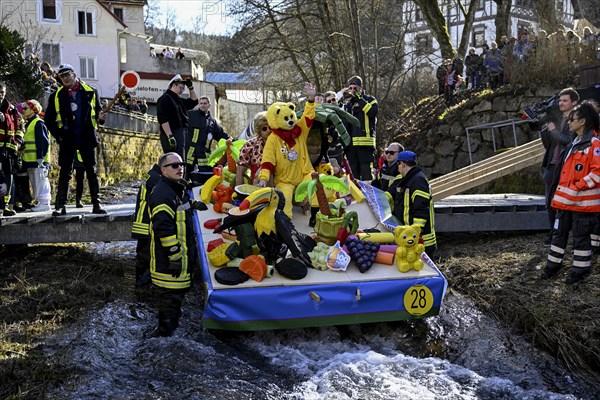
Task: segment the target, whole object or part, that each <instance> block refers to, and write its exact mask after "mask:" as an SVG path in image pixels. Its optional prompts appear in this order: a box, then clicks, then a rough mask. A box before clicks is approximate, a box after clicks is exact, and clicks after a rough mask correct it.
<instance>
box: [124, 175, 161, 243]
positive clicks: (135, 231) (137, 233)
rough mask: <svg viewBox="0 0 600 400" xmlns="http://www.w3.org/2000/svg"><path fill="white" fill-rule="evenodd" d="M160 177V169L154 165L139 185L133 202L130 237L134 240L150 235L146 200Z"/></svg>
mask: <svg viewBox="0 0 600 400" xmlns="http://www.w3.org/2000/svg"><path fill="white" fill-rule="evenodd" d="M160 177H161V172H160V167H159V166H158V165H156V164H154V166H152V169H150V171H148V173H147V174H146V176H145V177H144V182H142V184H141V185H140V190H139V191H138V194H137V200H136V202H135V214H134V217H135V219H134V220H133V225H132V226H131V237H132V238H134V239H140V238H147V237H148V236H149V235H150V212H149V211H148V200H149V199H150V193H152V189H154V186H156V184H157V183H158V180H159V179H160Z"/></svg>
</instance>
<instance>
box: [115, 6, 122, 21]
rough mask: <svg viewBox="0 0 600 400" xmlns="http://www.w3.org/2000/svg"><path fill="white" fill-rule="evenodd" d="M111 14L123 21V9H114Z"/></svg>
mask: <svg viewBox="0 0 600 400" xmlns="http://www.w3.org/2000/svg"><path fill="white" fill-rule="evenodd" d="M113 12H114V13H115V15H116V16H117V18H119V19H120V20H121V21H124V19H123V9H122V8H114V9H113Z"/></svg>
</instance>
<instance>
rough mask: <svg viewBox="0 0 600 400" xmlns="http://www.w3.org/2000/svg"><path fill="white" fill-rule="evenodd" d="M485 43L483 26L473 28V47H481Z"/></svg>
mask: <svg viewBox="0 0 600 400" xmlns="http://www.w3.org/2000/svg"><path fill="white" fill-rule="evenodd" d="M484 43H485V26H477V27H474V28H473V47H481V46H483V44H484Z"/></svg>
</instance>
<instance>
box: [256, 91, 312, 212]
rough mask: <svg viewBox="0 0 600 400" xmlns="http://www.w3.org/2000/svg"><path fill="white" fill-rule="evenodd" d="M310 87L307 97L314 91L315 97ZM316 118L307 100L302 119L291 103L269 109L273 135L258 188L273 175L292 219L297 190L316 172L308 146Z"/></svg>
mask: <svg viewBox="0 0 600 400" xmlns="http://www.w3.org/2000/svg"><path fill="white" fill-rule="evenodd" d="M309 86H310V87H309ZM309 86H305V90H307V94H309V90H310V91H312V93H313V96H314V88H313V87H312V85H309ZM307 87H309V89H307ZM309 98H310V94H309ZM314 118H315V103H314V101H307V103H306V106H305V107H304V113H303V114H302V117H301V118H300V119H299V120H298V118H297V117H296V112H295V106H294V104H292V103H281V102H279V103H274V104H271V106H269V108H268V109H267V122H268V123H269V126H270V127H271V130H272V134H271V135H270V136H269V138H268V139H267V142H266V143H265V147H264V150H263V157H262V165H261V170H260V173H259V176H258V179H259V186H263V187H264V186H265V185H266V181H268V180H269V178H270V177H271V175H273V182H274V184H275V187H276V188H277V189H279V190H281V192H283V195H284V197H285V207H284V209H283V210H284V212H285V213H286V214H287V216H288V217H290V218H292V198H293V194H294V189H295V187H296V186H298V184H300V182H302V181H303V180H306V179H311V177H310V174H311V173H312V172H313V171H314V169H313V167H312V164H311V163H310V157H309V154H308V149H307V147H306V139H307V137H308V132H309V130H310V127H311V125H312V123H313V120H314ZM260 182H264V184H261V183H260Z"/></svg>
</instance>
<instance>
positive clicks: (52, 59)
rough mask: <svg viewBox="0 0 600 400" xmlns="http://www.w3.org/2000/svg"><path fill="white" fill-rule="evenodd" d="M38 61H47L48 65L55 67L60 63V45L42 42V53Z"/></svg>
mask: <svg viewBox="0 0 600 400" xmlns="http://www.w3.org/2000/svg"><path fill="white" fill-rule="evenodd" d="M39 58H40V61H42V62H43V61H47V62H48V63H49V64H50V65H52V66H54V67H56V66H58V65H60V45H58V44H54V43H42V54H40V57H39Z"/></svg>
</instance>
